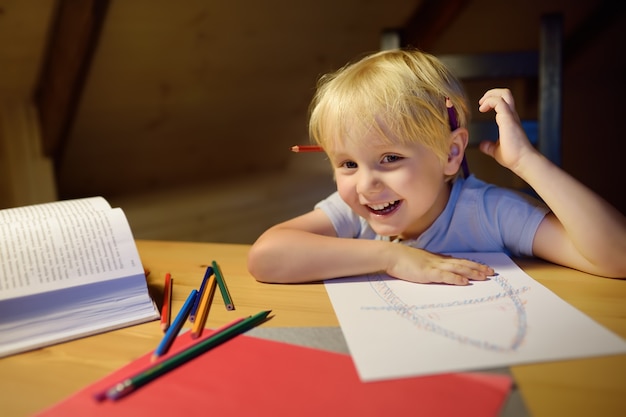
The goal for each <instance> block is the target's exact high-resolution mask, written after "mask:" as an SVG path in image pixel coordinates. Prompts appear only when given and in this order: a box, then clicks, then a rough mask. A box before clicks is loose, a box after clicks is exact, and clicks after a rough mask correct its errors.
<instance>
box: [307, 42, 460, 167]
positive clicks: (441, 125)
mask: <svg viewBox="0 0 626 417" xmlns="http://www.w3.org/2000/svg"><path fill="white" fill-rule="evenodd" d="M446 98H449V99H450V101H451V102H452V104H453V105H454V107H455V110H456V113H457V118H458V126H459V127H466V126H467V123H468V118H469V113H468V105H467V98H466V96H465V93H464V91H463V88H462V87H461V84H460V82H459V81H458V80H457V79H456V78H455V77H454V75H453V74H452V73H451V72H450V71H449V70H448V69H447V68H446V67H445V66H444V65H443V64H442V63H441V62H440V61H439V60H438V59H437V58H435V57H434V56H433V55H430V54H427V53H424V52H421V51H418V50H414V49H399V50H391V51H382V52H377V53H374V54H371V55H369V56H366V57H365V58H363V59H361V60H359V61H357V62H355V63H351V64H348V65H346V66H344V67H343V68H341V69H339V70H338V71H336V72H334V73H331V74H327V75H324V76H322V77H321V78H320V80H319V82H318V84H317V91H316V94H315V96H314V98H313V101H312V102H311V106H310V119H309V134H310V136H311V139H312V140H313V141H315V142H316V143H317V144H318V145H321V146H322V147H324V149H326V150H327V151H329V150H332V149H333V144H334V143H337V141H339V142H343V141H354V140H357V141H358V140H359V138H361V137H363V136H364V135H365V134H366V133H367V132H369V131H371V130H372V129H374V130H376V131H377V132H378V133H379V134H380V136H381V137H382V138H383V139H384V140H388V141H390V142H393V143H397V142H400V143H402V144H409V143H415V142H416V141H418V142H420V143H422V144H423V145H424V146H426V147H427V148H429V149H431V150H432V151H433V152H434V153H435V154H436V155H437V156H438V157H439V158H440V159H441V160H442V161H443V160H446V159H447V155H448V152H449V148H448V145H449V143H448V140H447V139H448V138H449V136H450V124H449V120H448V112H447V108H446Z"/></svg>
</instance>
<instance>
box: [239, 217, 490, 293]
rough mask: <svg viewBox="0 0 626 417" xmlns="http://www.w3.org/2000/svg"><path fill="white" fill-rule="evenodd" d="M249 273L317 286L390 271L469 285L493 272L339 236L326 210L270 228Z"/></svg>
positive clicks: (255, 251) (459, 261) (256, 249)
mask: <svg viewBox="0 0 626 417" xmlns="http://www.w3.org/2000/svg"><path fill="white" fill-rule="evenodd" d="M248 269H249V270H250V273H251V274H252V275H253V276H254V277H255V278H256V279H257V280H259V281H263V282H275V283H296V282H311V281H319V280H323V279H331V278H338V277H346V276H354V275H362V274H367V273H373V272H379V271H384V272H386V273H388V274H389V275H391V276H394V277H396V278H400V279H404V280H407V281H412V282H422V283H426V282H442V283H448V284H456V285H466V284H467V283H468V282H469V280H470V279H471V280H484V279H486V277H487V276H489V275H491V274H493V270H492V269H491V268H489V267H487V266H484V265H481V264H478V263H475V262H471V261H468V260H464V259H455V258H451V257H448V256H443V255H437V254H432V253H430V252H426V251H423V250H421V249H414V248H411V247H408V246H405V245H400V244H396V243H390V242H385V241H377V240H366V239H343V238H338V237H336V236H335V231H334V229H333V226H332V224H331V222H330V220H329V219H328V217H327V216H326V214H324V212H323V211H321V210H313V211H311V212H309V213H307V214H304V215H302V216H300V217H296V218H295V219H292V220H288V221H286V222H284V223H281V224H278V225H276V226H274V227H272V228H270V229H268V230H267V231H266V232H265V233H264V234H263V235H261V236H260V237H259V239H258V240H257V241H256V242H255V243H254V245H253V246H252V248H251V250H250V253H249V255H248Z"/></svg>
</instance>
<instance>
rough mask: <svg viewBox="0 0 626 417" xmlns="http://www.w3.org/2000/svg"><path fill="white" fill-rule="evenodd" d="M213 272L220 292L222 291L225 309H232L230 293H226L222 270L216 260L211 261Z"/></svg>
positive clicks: (233, 307) (233, 306)
mask: <svg viewBox="0 0 626 417" xmlns="http://www.w3.org/2000/svg"><path fill="white" fill-rule="evenodd" d="M212 265H213V272H215V280H216V281H217V285H218V286H219V287H220V292H221V293H222V298H223V299H224V304H225V305H226V310H234V309H235V305H234V304H233V301H232V300H231V298H230V294H229V293H228V288H226V281H224V276H223V275H222V270H221V269H220V267H219V265H218V264H217V262H215V261H213V264H212Z"/></svg>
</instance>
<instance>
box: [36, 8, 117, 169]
mask: <svg viewBox="0 0 626 417" xmlns="http://www.w3.org/2000/svg"><path fill="white" fill-rule="evenodd" d="M108 5H109V0H59V4H58V10H57V15H56V18H55V22H54V23H53V25H52V31H51V34H50V39H49V45H48V50H47V52H46V57H45V60H44V65H43V68H42V73H41V75H40V78H39V83H38V86H37V89H36V91H35V103H36V106H37V108H38V112H39V119H40V126H41V136H42V148H43V151H44V153H45V154H46V155H47V156H50V157H52V158H54V159H55V160H56V162H58V158H59V157H60V156H61V155H62V153H63V146H64V143H65V140H66V138H67V135H68V134H69V130H70V128H71V124H72V120H73V117H74V113H75V112H76V108H77V106H78V102H79V99H80V96H81V92H82V89H83V85H84V82H85V79H86V75H87V72H88V70H89V66H90V64H91V59H92V56H93V52H94V50H95V47H96V44H97V42H98V38H99V35H100V31H101V27H102V25H103V22H104V18H105V15H106V10H107V8H108Z"/></svg>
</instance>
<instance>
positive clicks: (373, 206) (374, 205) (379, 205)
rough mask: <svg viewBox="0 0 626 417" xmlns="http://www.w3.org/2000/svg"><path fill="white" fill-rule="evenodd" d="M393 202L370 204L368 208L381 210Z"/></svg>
mask: <svg viewBox="0 0 626 417" xmlns="http://www.w3.org/2000/svg"><path fill="white" fill-rule="evenodd" d="M393 203H394V202H393V201H392V202H388V203H382V204H373V205H370V208H372V209H374V210H382V209H384V208H387V207H389V206H390V205H392V204H393Z"/></svg>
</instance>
